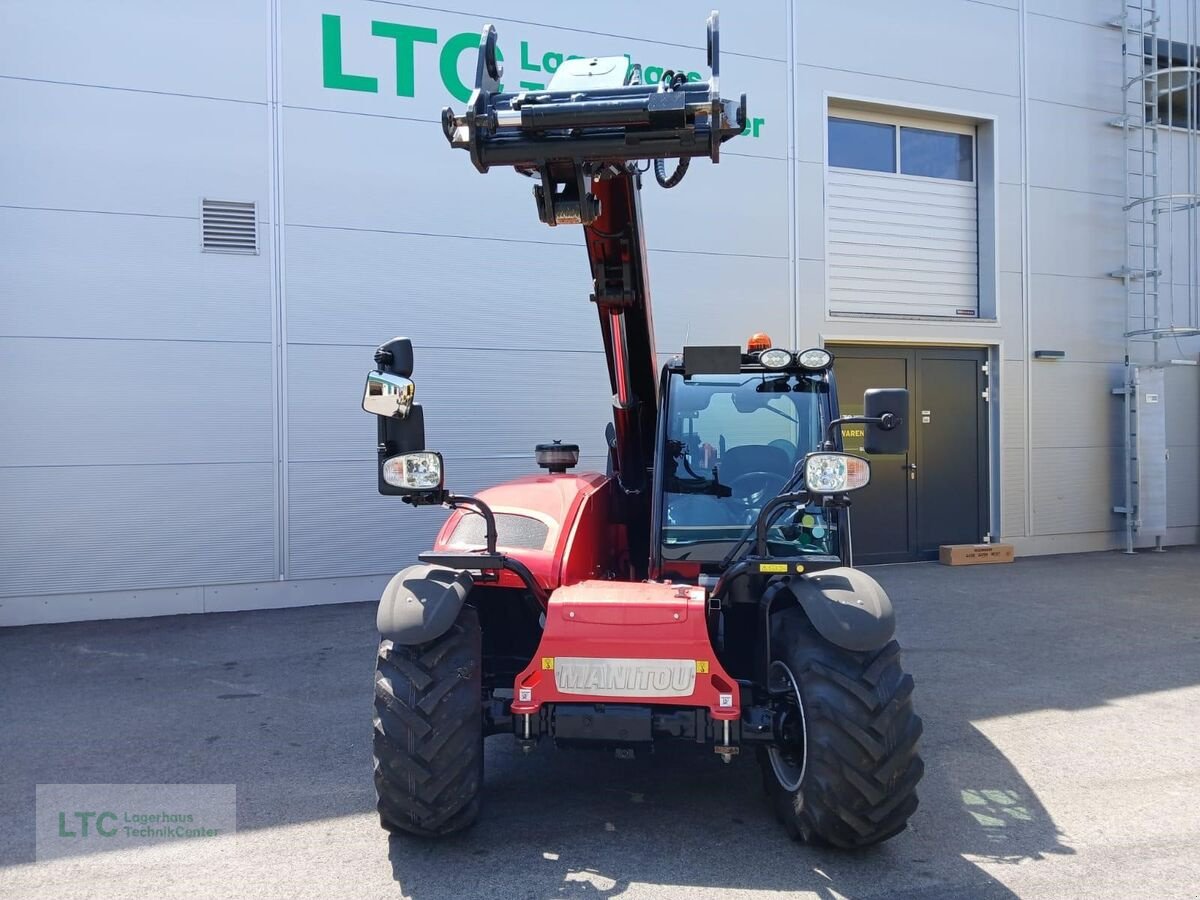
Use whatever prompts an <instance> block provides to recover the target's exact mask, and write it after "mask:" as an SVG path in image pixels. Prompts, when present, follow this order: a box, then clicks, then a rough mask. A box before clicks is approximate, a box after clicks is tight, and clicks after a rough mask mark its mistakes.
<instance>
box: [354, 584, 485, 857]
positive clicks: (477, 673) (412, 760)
mask: <svg viewBox="0 0 1200 900" xmlns="http://www.w3.org/2000/svg"><path fill="white" fill-rule="evenodd" d="M481 657H482V649H481V635H480V630H479V616H478V614H477V613H476V611H475V609H474V608H473V607H471V606H464V607H463V608H462V610H461V612H459V614H458V618H457V619H456V620H455V622H454V625H453V626H452V627H451V628H450V630H449V631H447V632H446V633H445V634H443V635H442V636H441V637H438V638H435V639H434V640H432V641H429V642H428V643H425V644H418V645H416V646H411V647H409V646H404V645H401V644H394V643H393V642H392V641H389V640H385V641H382V642H381V643H380V645H379V658H378V660H377V662H376V667H375V717H374V720H375V737H374V742H373V747H372V749H373V755H374V759H375V791H376V794H377V795H378V798H379V802H378V804H377V806H376V808H377V809H378V810H379V823H380V824H381V825H382V826H383V827H384V828H386V829H387V830H388V831H393V832H404V833H406V834H413V835H418V836H420V837H442V836H444V835H448V834H453V833H454V832H456V831H462V830H463V829H464V828H467V827H468V826H470V825H471V824H473V823H474V821H475V819H476V818H477V817H478V815H479V805H480V791H481V790H482V787H483V710H482V704H481V700H480V698H481V696H482V692H481V678H482V674H481V668H482V658H481Z"/></svg>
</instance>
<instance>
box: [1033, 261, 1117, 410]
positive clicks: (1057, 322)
mask: <svg viewBox="0 0 1200 900" xmlns="http://www.w3.org/2000/svg"><path fill="white" fill-rule="evenodd" d="M1029 293H1030V309H1029V317H1030V324H1031V325H1032V331H1033V334H1034V335H1035V336H1036V338H1037V341H1038V343H1037V346H1036V347H1034V348H1033V349H1038V350H1063V351H1066V354H1067V360H1068V361H1069V362H1110V363H1115V362H1120V361H1121V358H1122V356H1123V354H1124V353H1125V341H1124V337H1123V336H1124V333H1125V288H1124V286H1123V285H1122V284H1121V282H1120V281H1118V280H1117V279H1115V278H1105V277H1097V278H1081V277H1077V276H1073V275H1044V274H1035V275H1031V276H1030V278H1029ZM1059 399H1060V400H1061V401H1064V402H1069V401H1070V399H1071V398H1069V397H1062V398H1059Z"/></svg>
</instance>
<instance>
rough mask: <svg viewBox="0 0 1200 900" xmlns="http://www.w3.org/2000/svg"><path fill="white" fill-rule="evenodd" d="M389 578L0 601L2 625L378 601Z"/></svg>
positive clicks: (232, 585) (358, 577)
mask: <svg viewBox="0 0 1200 900" xmlns="http://www.w3.org/2000/svg"><path fill="white" fill-rule="evenodd" d="M390 578H391V576H390V575H361V576H356V577H352V578H318V579H306V580H303V581H267V582H260V583H258V584H217V585H205V586H200V587H181V588H163V589H157V590H148V591H111V592H110V591H99V592H96V593H90V594H45V595H41V596H32V597H3V598H0V626H10V625H36V624H43V623H51V622H82V621H88V620H93V619H133V618H140V617H144V616H174V615H180V614H183V613H205V612H233V611H235V610H243V609H278V608H280V607H285V606H317V605H320V604H324V603H358V602H361V601H364V600H377V599H378V598H379V595H380V594H381V593H382V592H383V588H384V586H385V585H386V584H387V583H388V580H389V579H390Z"/></svg>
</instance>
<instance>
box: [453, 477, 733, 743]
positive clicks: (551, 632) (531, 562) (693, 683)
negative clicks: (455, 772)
mask: <svg viewBox="0 0 1200 900" xmlns="http://www.w3.org/2000/svg"><path fill="white" fill-rule="evenodd" d="M612 487H613V484H612V481H611V480H610V479H609V478H608V477H606V476H604V475H599V474H595V473H582V474H548V475H530V476H526V477H524V478H518V479H516V480H514V481H510V482H506V483H504V484H500V485H497V486H495V487H492V488H488V489H487V490H484V491H481V492H480V493H479V495H478V497H479V499H480V500H482V501H483V502H484V503H486V504H487V505H488V506H489V507H490V508H491V509H492V511H493V512H494V513H495V514H496V515H497V516H505V515H509V516H523V517H526V518H529V519H535V520H537V521H539V522H541V523H542V524H544V525H545V526H546V528H547V532H546V538H545V542H544V543H543V545H542V547H540V548H537V549H534V548H530V547H515V546H505V545H504V543H503V540H502V539H501V540H500V541H499V542H498V544H497V549H498V550H499V551H502V552H503V553H504V555H505V556H508V557H510V558H513V559H516V560H518V561H519V562H521V563H524V565H525V566H526V567H527V568H528V569H529V571H530V573H531V574H532V575H533V577H534V579H535V581H537V583H538V585H539V586H540V587H541V588H542V589H543V590H544V591H545V594H546V595H547V596H548V598H549V599H548V600H547V601H546V603H545V606H544V612H545V627H544V630H543V632H542V635H541V640H540V643H539V645H538V650H537V653H536V654H535V655H534V657H533V659H532V660H531V661H530V663H529V665H528V666H527V667H526V669H525V670H524V671H523V672H521V673H520V674H519V675H518V676H517V678H516V681H515V683H514V684H513V702H512V714H513V715H514V716H523V717H528V716H532V715H536V714H538V713H539V712H540V711H541V709H542V706H543V704H546V703H612V702H622V701H623V702H633V703H637V702H641V703H647V702H652V703H655V704H658V705H664V706H682V707H691V708H700V709H706V710H707V711H708V714H709V715H710V716H711V718H713V719H715V720H718V721H722V720H724V721H736V720H737V719H738V718H739V717H740V716H741V707H742V702H741V696H740V692H739V690H738V684H737V682H736V681H735V680H734V679H733V678H732V677H731V676H730V675H729V674H728V673H727V672H726V671H725V670H724V669H723V668H722V666H721V664H720V662H719V661H718V660H717V657H716V653H715V652H714V650H713V647H712V643H711V641H710V638H709V630H708V615H709V612H708V608H707V600H706V592H705V590H704V589H703V588H697V587H694V586H692V585H687V584H678V585H675V584H671V583H670V582H669V581H667V582H654V583H651V582H631V581H617V580H611V579H612V578H613V577H614V575H625V572H624V569H625V568H626V567H627V565H628V563H627V559H626V557H627V550H626V546H625V533H624V528H623V527H622V526H620V525H619V524H614V522H613V520H612V517H611V516H610V510H611V504H612V502H613V496H612ZM469 515H474V513H472V512H470V511H468V510H461V509H460V510H455V512H454V513H453V514H451V516H450V518H449V519H447V521H446V523H445V525H444V526H443V527H442V529H441V531H440V533H439V534H438V537H437V540H436V542H435V544H434V550H435V551H438V552H454V551H461V550H464V549H467V548H465V547H463V546H461V545H456V544H455V542H454V535H455V532H456V530H457V529H458V527H459V524H460V521H461V519H462V517H463V516H469ZM503 533H504V530H503V529H502V530H501V535H503ZM484 576H485V577H486V578H494V579H495V581H493V582H492V583H493V584H495V585H497V586H500V587H511V588H515V589H521V588H523V587H524V585H523V583H522V582H521V580H520V579H519V578H518V577H517V576H516V575H515V574H513V573H512V572H511V571H508V570H499V571H494V572H486V573H484ZM606 576H607V577H606ZM626 577H627V576H626ZM520 730H522V729H518V731H520Z"/></svg>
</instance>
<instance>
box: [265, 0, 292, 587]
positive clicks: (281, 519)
mask: <svg viewBox="0 0 1200 900" xmlns="http://www.w3.org/2000/svg"><path fill="white" fill-rule="evenodd" d="M267 36H268V37H267V40H268V44H269V47H268V53H269V59H270V65H269V67H268V70H267V98H268V103H269V109H270V125H271V127H270V138H269V140H270V155H269V156H268V165H269V166H270V168H271V172H270V178H269V179H268V184H269V190H270V200H269V202H270V206H271V209H270V218H271V229H272V235H273V240H272V241H271V248H270V249H271V253H272V255H273V258H272V260H271V263H272V264H271V267H270V268H271V313H272V323H271V331H272V350H271V355H272V362H273V365H272V378H273V379H274V384H273V385H272V387H273V391H272V397H271V402H272V405H273V407H274V419H275V421H274V426H275V427H274V429H273V433H274V445H275V446H274V449H275V459H274V463H273V470H274V471H273V476H274V477H273V487H274V513H275V515H274V527H275V575H276V577H277V578H279V579H280V580H286V579H287V577H288V574H289V569H290V560H289V553H290V531H289V526H288V500H289V496H288V485H289V478H288V422H287V410H288V394H287V391H288V378H287V303H286V299H285V294H286V285H287V279H286V277H285V273H284V259H285V254H284V229H283V228H282V227H281V224H280V223H281V222H282V221H283V163H282V155H283V125H282V122H281V118H280V117H281V111H280V104H279V93H280V85H281V84H282V83H283V62H282V54H281V46H280V45H281V36H282V12H281V10H280V4H279V0H271V12H270V24H269V26H268V28H267Z"/></svg>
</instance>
